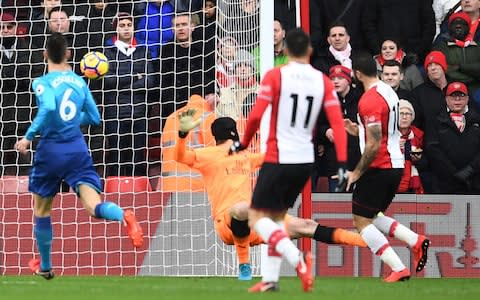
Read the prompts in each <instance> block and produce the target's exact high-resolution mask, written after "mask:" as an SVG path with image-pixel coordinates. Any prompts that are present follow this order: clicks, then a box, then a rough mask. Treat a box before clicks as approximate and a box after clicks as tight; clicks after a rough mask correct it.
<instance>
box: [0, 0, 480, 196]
mask: <svg viewBox="0 0 480 300" xmlns="http://www.w3.org/2000/svg"><path fill="white" fill-rule="evenodd" d="M0 2H1V20H0V24H1V32H0V58H1V65H0V71H1V76H0V89H1V94H0V102H1V114H0V115H1V137H0V139H1V143H0V146H1V151H0V153H1V162H0V164H1V167H2V170H1V172H2V173H1V174H2V175H26V174H27V173H28V170H29V165H30V162H31V157H24V156H19V155H18V154H17V153H16V151H14V150H13V144H14V143H15V141H16V140H17V139H18V138H19V137H21V136H23V135H24V133H25V130H26V128H27V126H28V125H29V123H30V121H31V119H32V115H33V114H34V113H35V101H34V98H33V97H32V93H31V80H32V78H36V77H38V76H40V75H41V74H43V73H44V72H45V62H44V58H43V49H44V48H45V45H44V43H45V40H46V37H47V36H48V34H49V33H52V32H60V33H62V34H63V35H65V36H66V38H67V41H68V43H69V45H70V51H71V54H70V62H71V66H72V68H73V69H74V70H76V71H79V62H80V60H81V58H82V57H83V55H84V54H85V53H87V52H88V51H93V50H98V51H101V52H103V53H104V54H105V55H106V56H107V58H108V59H109V61H110V70H109V73H108V74H107V75H106V76H105V78H104V79H102V80H97V81H91V82H89V85H90V88H91V90H92V92H93V94H94V96H95V99H96V101H97V104H98V106H99V109H100V110H101V112H102V114H103V115H102V120H104V122H103V124H102V126H101V127H97V128H93V127H92V128H85V129H84V130H85V132H86V133H88V135H86V138H87V140H88V143H89V146H90V148H91V151H92V155H93V158H94V161H95V163H96V165H97V166H98V171H99V172H101V175H102V177H106V176H119V175H120V176H123V175H124V176H133V175H135V176H145V175H149V176H152V177H155V176H157V177H158V176H159V175H162V180H163V177H164V176H169V174H172V172H171V169H165V168H166V166H168V163H165V164H162V163H161V162H163V161H165V159H166V158H165V157H162V152H165V153H168V150H167V149H170V148H172V147H173V145H172V143H171V141H169V140H168V139H167V138H166V137H167V136H169V133H167V132H165V130H166V129H168V130H172V131H176V130H175V126H166V125H165V124H166V123H167V122H168V121H167V119H168V118H169V117H171V116H172V114H175V112H176V111H178V110H179V109H182V108H183V107H185V106H186V105H188V103H190V104H191V103H197V102H198V98H196V97H195V98H194V99H193V100H191V97H192V96H193V95H200V96H201V99H203V101H205V103H204V105H200V106H199V107H201V108H202V111H203V110H205V111H204V113H205V114H206V115H207V114H208V115H210V113H215V114H216V115H217V116H229V117H232V118H234V119H235V120H237V122H239V124H241V122H243V121H244V120H245V118H246V117H247V116H248V113H249V111H250V109H251V106H252V104H253V103H254V101H255V95H256V89H257V87H258V84H259V71H260V70H259V65H260V54H259V53H260V50H259V37H258V35H259V26H258V25H259V22H258V18H259V3H258V1H257V0H238V1H222V0H205V1H200V0H194V1H186V0H149V1H129V0H115V1H109V0H77V1H75V0H17V1H15V0H0ZM274 4H275V7H274V8H275V10H274V12H275V21H274V24H273V28H274V36H273V37H272V38H273V40H274V60H275V65H276V66H279V65H282V64H285V63H287V59H286V56H285V54H284V52H283V50H284V44H283V39H284V37H285V32H286V31H288V30H289V29H291V28H293V27H294V26H295V11H296V7H295V1H292V0H275V1H274ZM310 14H311V28H310V31H311V36H312V44H313V47H314V53H313V56H312V58H311V62H312V65H313V66H314V67H316V68H317V69H319V70H321V71H322V72H324V73H325V74H328V75H329V77H330V78H331V79H332V81H333V82H334V85H335V89H336V91H337V94H338V97H339V99H340V101H341V103H342V107H343V111H344V115H345V118H348V119H350V120H351V121H353V122H356V121H357V120H356V114H357V105H356V104H357V102H358V99H359V97H360V95H361V94H362V90H361V88H360V85H358V84H357V83H356V82H355V79H354V78H352V72H351V67H352V58H353V57H354V56H355V53H359V52H364V51H367V52H369V53H370V54H371V55H372V56H373V57H374V58H375V61H376V62H377V69H378V76H379V77H380V78H381V79H382V80H383V81H385V82H386V83H387V84H389V85H390V86H391V87H392V88H393V89H394V90H395V91H396V92H397V94H398V96H399V98H400V99H401V102H400V103H401V105H400V120H399V124H400V129H401V132H402V141H401V143H402V144H401V148H402V150H403V151H404V153H405V158H406V161H407V163H406V167H405V175H404V179H402V184H401V187H400V190H399V192H405V193H458V194H473V193H480V155H479V154H478V153H480V116H479V115H478V114H477V112H478V111H480V110H479V109H480V46H479V45H478V44H479V43H480V26H478V24H479V20H480V0H461V1H455V0H337V1H331V0H316V1H310ZM195 105H199V104H198V103H197V104H195ZM165 127H167V128H165ZM316 134H317V139H316V144H315V147H316V153H317V161H316V164H317V166H318V167H317V168H316V172H315V174H313V175H312V178H313V186H314V190H321V187H320V186H321V183H322V182H325V181H326V182H327V184H326V185H327V187H326V189H325V190H327V191H332V190H333V188H334V186H335V180H334V179H331V178H330V176H331V175H334V173H335V171H336V169H337V168H336V158H335V153H334V151H333V144H334V142H335V139H334V136H333V135H332V130H331V129H330V128H329V124H328V122H326V119H325V117H321V118H320V120H319V124H318V128H317V131H316ZM195 143H196V144H195ZM203 144H204V143H203V142H201V141H193V140H192V145H191V146H198V145H203ZM349 145H350V146H349V167H350V168H353V167H354V165H355V164H356V162H357V161H358V158H359V151H358V141H357V140H355V139H354V138H353V137H350V139H349ZM172 149H173V148H172ZM164 165H165V166H164ZM103 167H105V168H103ZM168 168H170V167H168ZM169 185H170V184H169ZM170 186H174V185H170Z"/></svg>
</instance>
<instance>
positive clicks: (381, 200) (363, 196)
mask: <svg viewBox="0 0 480 300" xmlns="http://www.w3.org/2000/svg"><path fill="white" fill-rule="evenodd" d="M402 174H403V169H368V170H367V171H366V172H365V173H364V174H363V175H362V176H361V177H360V179H359V180H358V181H357V182H356V183H355V188H354V189H353V195H352V213H353V214H354V215H358V216H362V217H365V218H370V219H371V218H373V217H375V215H376V214H377V213H378V212H380V211H385V210H386V209H387V208H388V206H389V205H390V203H392V200H393V198H394V197H395V194H396V192H397V189H398V185H399V184H400V179H401V178H402Z"/></svg>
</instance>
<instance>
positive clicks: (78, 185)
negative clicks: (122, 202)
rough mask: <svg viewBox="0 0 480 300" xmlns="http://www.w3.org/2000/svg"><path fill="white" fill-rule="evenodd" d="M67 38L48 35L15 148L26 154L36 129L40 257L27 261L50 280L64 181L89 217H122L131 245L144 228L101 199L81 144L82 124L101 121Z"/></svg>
mask: <svg viewBox="0 0 480 300" xmlns="http://www.w3.org/2000/svg"><path fill="white" fill-rule="evenodd" d="M67 51H68V50H67V43H66V40H65V38H64V37H63V36H62V35H61V34H56V33H54V34H52V35H51V36H50V37H49V39H48V41H47V51H46V53H45V56H46V59H47V60H48V74H46V75H44V76H42V77H40V78H38V79H36V80H34V81H33V84H32V87H33V90H34V92H35V96H36V98H37V105H38V113H37V115H36V117H35V119H34V120H33V122H32V124H31V125H30V128H28V130H27V133H26V134H25V137H24V138H22V139H21V140H19V141H18V142H17V143H16V144H15V147H16V149H17V150H18V151H19V152H20V153H26V152H27V151H28V148H29V147H30V144H31V142H32V140H33V138H34V137H35V135H36V134H40V141H39V143H38V146H37V149H36V153H35V156H34V160H33V167H32V169H31V171H30V177H29V191H30V192H32V193H33V198H34V216H35V229H34V231H35V238H36V242H37V248H38V251H39V252H40V259H32V260H31V261H30V262H29V267H30V269H31V270H32V271H33V272H34V273H35V274H36V275H40V276H42V277H44V278H45V279H52V278H53V277H54V273H53V271H52V263H51V253H50V252H51V244H52V238H53V234H52V224H51V220H50V211H51V208H52V200H53V197H54V196H55V195H56V194H57V193H58V192H59V191H60V185H61V182H62V180H64V181H65V182H67V183H68V184H69V185H70V186H71V187H72V188H73V189H74V190H75V192H76V193H77V195H78V197H79V198H80V200H81V202H82V204H83V206H84V207H85V209H86V210H87V211H88V212H89V213H90V215H91V216H93V217H96V218H100V219H106V220H112V221H119V222H123V223H124V225H125V226H126V227H127V233H128V235H129V236H130V238H131V239H132V242H133V245H134V246H135V247H141V246H142V245H143V232H142V228H141V227H140V225H139V224H138V223H137V221H136V219H135V215H134V214H133V212H132V211H131V210H125V211H123V210H122V209H121V208H120V207H118V205H116V204H115V203H112V202H108V201H105V202H101V198H100V194H99V193H100V192H101V190H102V187H101V185H100V178H99V176H98V174H97V173H96V171H95V169H94V167H93V161H92V158H91V156H90V153H89V151H88V148H87V144H86V143H85V140H84V137H83V134H82V132H81V130H80V125H88V124H94V125H98V124H99V123H100V114H99V112H98V109H97V106H96V103H95V101H94V99H93V97H92V94H91V92H90V90H89V89H88V86H87V85H86V83H85V81H84V80H83V79H82V78H81V77H79V76H78V75H76V74H75V73H74V72H72V71H71V68H70V66H69V65H68V64H67V63H66V54H67Z"/></svg>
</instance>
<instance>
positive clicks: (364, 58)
mask: <svg viewBox="0 0 480 300" xmlns="http://www.w3.org/2000/svg"><path fill="white" fill-rule="evenodd" d="M352 70H353V72H355V71H360V72H362V73H363V74H364V75H366V76H370V77H375V76H377V64H376V63H375V60H374V59H373V56H372V55H371V54H370V53H368V52H359V53H357V54H356V55H355V56H354V57H353V59H352Z"/></svg>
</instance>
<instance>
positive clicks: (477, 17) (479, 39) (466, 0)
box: [434, 0, 480, 44]
mask: <svg viewBox="0 0 480 300" xmlns="http://www.w3.org/2000/svg"><path fill="white" fill-rule="evenodd" d="M444 1H445V0H444ZM451 1H453V2H455V3H458V4H457V5H455V6H453V4H450V6H453V8H452V10H451V11H449V12H448V13H447V14H445V15H444V18H445V19H444V20H443V22H442V24H441V26H440V34H439V35H438V37H437V39H436V40H435V43H434V44H437V43H439V42H441V41H448V40H449V39H450V36H449V33H448V31H449V29H448V21H449V19H450V16H451V14H453V13H454V10H455V9H456V8H457V7H458V6H460V7H461V10H460V11H461V12H465V13H466V14H467V15H468V17H469V19H470V21H471V23H470V30H469V34H468V37H467V39H469V40H472V41H475V42H476V43H480V26H478V25H479V23H480V1H478V0H461V1H458V0H449V2H451ZM434 2H441V1H434Z"/></svg>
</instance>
